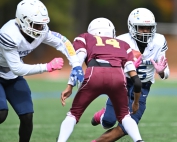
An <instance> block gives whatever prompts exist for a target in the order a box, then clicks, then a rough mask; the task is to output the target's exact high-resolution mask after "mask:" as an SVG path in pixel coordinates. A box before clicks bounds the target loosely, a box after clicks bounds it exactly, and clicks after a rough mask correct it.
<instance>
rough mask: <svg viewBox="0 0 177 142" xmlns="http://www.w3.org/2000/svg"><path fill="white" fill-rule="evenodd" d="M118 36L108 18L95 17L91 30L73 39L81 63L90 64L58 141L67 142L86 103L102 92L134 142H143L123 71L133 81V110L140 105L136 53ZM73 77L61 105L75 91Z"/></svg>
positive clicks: (63, 123) (63, 93)
mask: <svg viewBox="0 0 177 142" xmlns="http://www.w3.org/2000/svg"><path fill="white" fill-rule="evenodd" d="M114 37H115V28H114V25H113V24H112V22H111V21H109V20H108V19H106V18H97V19H94V20H93V21H92V22H91V23H90V24H89V26H88V33H83V34H81V35H79V36H78V37H76V38H75V39H74V43H73V45H74V48H75V50H76V53H77V56H78V57H79V59H80V63H81V64H82V63H83V62H84V61H85V63H86V65H87V69H86V71H85V76H84V81H83V83H82V84H81V86H80V88H79V90H78V92H77V94H76V96H75V98H74V100H73V103H72V107H71V109H70V111H69V112H68V113H67V116H66V118H65V119H64V121H63V122H62V124H61V128H60V134H59V137H58V141H57V142H66V141H67V139H68V138H69V136H70V135H71V133H72V131H73V129H74V126H75V124H76V123H78V121H79V119H80V117H81V115H82V114H83V112H84V110H85V109H86V108H87V106H88V105H89V104H90V103H91V102H92V101H93V100H94V99H96V98H97V97H98V96H99V95H100V94H107V95H108V96H109V98H110V99H111V101H112V103H113V106H114V109H115V113H116V117H117V120H118V121H119V123H122V125H123V126H124V127H125V129H126V131H127V132H128V134H129V135H130V137H131V138H132V139H133V141H134V142H137V141H138V142H140V141H141V142H142V138H141V136H140V133H139V129H138V126H137V124H136V122H135V121H134V120H133V119H132V118H131V117H130V112H129V109H128V98H127V88H126V79H125V74H124V72H127V74H128V75H129V76H130V77H131V79H132V81H133V82H134V92H135V96H134V97H135V100H134V103H133V105H132V108H133V112H132V113H136V112H137V110H138V108H139V97H140V92H141V81H140V79H139V78H138V76H137V74H136V69H135V66H134V63H133V53H132V50H131V48H130V47H129V45H128V44H127V43H126V42H124V41H121V40H117V39H115V38H114ZM72 85H73V83H72V80H70V81H69V82H68V86H67V88H66V89H65V90H64V91H63V92H62V94H61V102H62V105H63V106H64V105H65V100H66V99H67V98H68V97H69V96H70V95H71V93H72V87H73V86H72Z"/></svg>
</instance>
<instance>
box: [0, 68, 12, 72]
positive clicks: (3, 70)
mask: <svg viewBox="0 0 177 142" xmlns="http://www.w3.org/2000/svg"><path fill="white" fill-rule="evenodd" d="M9 71H10V68H9V67H2V66H0V72H3V73H8V72H9Z"/></svg>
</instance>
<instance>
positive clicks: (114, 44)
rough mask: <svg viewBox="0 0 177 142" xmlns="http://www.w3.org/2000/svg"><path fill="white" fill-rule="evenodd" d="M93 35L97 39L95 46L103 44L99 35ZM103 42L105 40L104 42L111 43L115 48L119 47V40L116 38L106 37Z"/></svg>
mask: <svg viewBox="0 0 177 142" xmlns="http://www.w3.org/2000/svg"><path fill="white" fill-rule="evenodd" d="M94 37H95V38H96V40H97V44H96V46H105V44H104V43H103V40H102V39H101V37H99V36H94ZM105 42H106V44H109V45H112V46H113V47H115V48H120V46H119V42H118V41H117V40H116V39H107V40H106V41H105Z"/></svg>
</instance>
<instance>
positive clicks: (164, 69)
mask: <svg viewBox="0 0 177 142" xmlns="http://www.w3.org/2000/svg"><path fill="white" fill-rule="evenodd" d="M167 50H168V47H167V42H166V40H165V38H164V44H163V46H162V48H161V52H160V54H159V56H158V58H157V61H154V60H152V59H151V62H152V64H153V66H154V68H155V70H156V72H157V73H158V74H159V76H160V78H161V79H163V80H164V79H167V78H168V77H169V74H170V70H169V67H168V62H167V58H166V56H165V52H166V51H167Z"/></svg>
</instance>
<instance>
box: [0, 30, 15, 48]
mask: <svg viewBox="0 0 177 142" xmlns="http://www.w3.org/2000/svg"><path fill="white" fill-rule="evenodd" d="M0 47H1V48H3V49H5V50H12V49H14V48H17V44H16V43H15V42H14V41H13V40H12V39H11V38H10V37H9V36H8V35H6V34H2V33H0Z"/></svg>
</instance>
